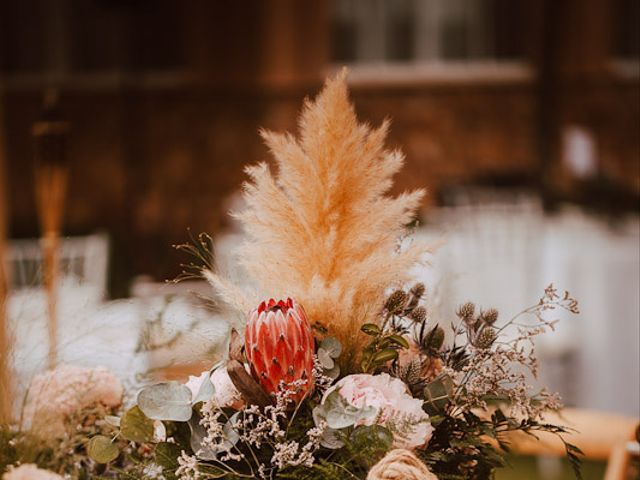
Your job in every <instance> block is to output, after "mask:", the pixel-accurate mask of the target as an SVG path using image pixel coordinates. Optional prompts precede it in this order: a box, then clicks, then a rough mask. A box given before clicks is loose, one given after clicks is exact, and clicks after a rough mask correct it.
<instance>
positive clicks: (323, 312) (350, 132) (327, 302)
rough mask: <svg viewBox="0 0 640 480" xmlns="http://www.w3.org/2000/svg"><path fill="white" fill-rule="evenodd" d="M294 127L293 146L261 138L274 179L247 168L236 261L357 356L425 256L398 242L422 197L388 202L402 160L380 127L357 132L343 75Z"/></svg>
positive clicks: (225, 286) (273, 136)
mask: <svg viewBox="0 0 640 480" xmlns="http://www.w3.org/2000/svg"><path fill="white" fill-rule="evenodd" d="M299 125H300V133H299V135H298V137H297V138H296V137H294V136H292V135H290V134H279V133H274V132H269V131H263V132H261V133H262V137H263V138H264V140H265V142H266V143H267V145H268V147H269V149H270V151H271V153H272V154H273V156H274V158H275V160H276V164H277V167H278V171H277V174H274V173H272V171H271V169H270V168H269V166H267V165H266V164H265V163H260V164H258V165H255V166H251V167H249V168H247V173H248V174H249V176H250V178H251V180H250V182H249V183H247V184H246V185H245V189H244V197H245V200H246V203H247V207H246V209H245V210H244V211H242V212H240V213H238V214H236V216H237V217H238V218H239V219H240V221H241V222H242V223H243V225H244V228H245V230H246V233H247V235H248V240H247V241H246V243H245V244H244V245H242V246H240V247H239V249H238V251H237V254H238V258H239V261H240V262H241V264H242V265H243V266H244V267H245V268H246V270H247V272H248V273H249V275H250V276H251V277H252V279H253V280H255V282H256V284H257V286H258V288H259V289H260V291H261V293H262V294H263V295H264V297H265V298H266V297H270V296H272V297H279V298H281V297H286V296H290V297H294V298H296V299H297V300H298V301H299V302H300V303H302V304H303V305H304V307H305V309H306V311H307V314H308V316H309V318H310V320H311V321H312V322H316V323H319V324H321V325H323V326H325V327H326V328H327V329H328V332H329V334H330V335H333V336H335V337H337V338H338V339H339V340H340V341H341V342H342V343H343V345H345V347H346V348H345V350H344V351H345V353H346V354H347V355H348V354H349V353H351V354H352V355H355V354H357V352H358V350H359V347H361V346H362V344H363V343H364V341H365V339H366V337H365V338H363V337H364V335H362V334H361V333H360V326H361V325H362V323H363V322H371V321H374V322H375V321H376V316H377V315H378V314H379V313H380V310H381V308H382V302H383V300H384V293H385V290H386V289H388V288H389V287H390V286H393V285H399V284H402V283H404V282H406V281H408V280H409V270H410V268H411V267H412V266H413V265H415V264H416V263H417V262H421V261H423V260H424V258H423V255H424V254H425V253H427V252H428V248H427V247H426V246H425V245H421V244H419V243H412V244H411V245H408V246H406V247H405V248H402V249H400V248H399V243H398V241H399V238H400V237H402V235H403V234H404V233H405V232H406V226H407V224H409V223H410V222H411V221H412V220H413V219H414V217H415V215H416V211H417V209H418V207H419V205H420V201H421V199H422V197H423V195H424V191H423V190H417V191H413V192H409V193H404V194H402V195H400V196H398V197H391V196H389V195H387V192H388V191H389V189H390V187H391V186H392V183H393V182H392V177H393V175H394V174H395V173H396V172H397V171H398V170H399V169H400V168H401V167H402V164H403V161H404V157H403V155H402V154H401V153H400V152H399V151H396V150H386V149H385V146H384V141H385V137H386V135H387V130H388V127H389V123H388V122H387V121H385V122H384V123H383V124H382V125H381V126H380V127H378V128H371V127H370V126H368V125H365V124H360V123H358V121H357V118H356V115H355V111H354V108H353V106H352V105H351V104H350V102H349V98H348V92H347V86H346V71H343V72H342V73H340V74H339V75H337V76H336V77H335V78H333V79H329V80H328V81H327V82H326V84H325V86H324V88H323V90H322V92H321V93H320V94H319V95H318V96H317V97H316V99H315V100H313V101H311V100H307V101H306V102H305V105H304V109H303V112H302V115H301V118H300V122H299ZM208 279H209V281H210V282H211V283H212V284H213V285H214V286H215V287H217V288H218V289H219V290H220V292H219V293H220V294H221V297H222V298H227V299H229V298H232V297H234V296H237V292H235V291H234V288H235V287H232V286H231V285H230V284H229V283H228V282H225V281H224V280H222V279H220V278H219V277H217V276H216V274H214V273H209V274H208ZM232 303H233V302H232ZM236 303H239V302H236ZM242 303H244V301H243V302H242ZM238 306H241V305H240V304H238ZM343 355H344V354H343ZM344 360H346V362H348V363H351V362H352V361H353V358H351V359H349V358H346V359H344Z"/></svg>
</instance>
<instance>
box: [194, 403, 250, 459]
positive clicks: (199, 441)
mask: <svg viewBox="0 0 640 480" xmlns="http://www.w3.org/2000/svg"><path fill="white" fill-rule="evenodd" d="M239 415H240V412H236V413H234V414H233V415H232V416H231V417H230V418H229V420H227V423H225V425H224V427H223V430H222V431H223V433H222V435H223V436H222V438H220V439H219V440H220V443H219V444H218V445H217V446H214V447H211V446H208V445H207V446H205V445H203V441H204V439H205V438H206V437H207V431H206V429H205V428H204V427H203V426H202V425H201V424H200V420H201V417H200V415H198V414H197V413H196V414H194V415H193V417H191V420H189V427H190V428H191V439H190V442H191V449H192V450H193V451H194V452H195V454H196V456H197V457H198V458H200V459H201V460H216V458H217V456H218V454H220V453H222V452H228V451H229V450H231V448H233V446H234V445H235V444H236V443H238V441H239V440H240V435H239V434H238V432H237V431H236V430H234V428H233V424H234V423H235V422H236V421H237V420H238V416H239Z"/></svg>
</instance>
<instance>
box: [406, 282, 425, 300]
mask: <svg viewBox="0 0 640 480" xmlns="http://www.w3.org/2000/svg"><path fill="white" fill-rule="evenodd" d="M426 289H427V288H426V287H425V286H424V283H422V282H420V283H416V284H415V285H414V286H413V287H411V290H410V292H411V295H413V296H414V297H417V298H422V296H423V295H424V292H425V291H426Z"/></svg>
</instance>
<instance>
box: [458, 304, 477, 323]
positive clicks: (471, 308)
mask: <svg viewBox="0 0 640 480" xmlns="http://www.w3.org/2000/svg"><path fill="white" fill-rule="evenodd" d="M475 311H476V306H475V305H474V304H473V303H472V302H467V303H465V304H464V305H461V306H460V308H458V311H457V312H456V315H458V317H460V318H461V319H462V320H464V321H465V322H469V321H470V320H471V319H472V318H473V314H474V313H475Z"/></svg>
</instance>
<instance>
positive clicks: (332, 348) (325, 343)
mask: <svg viewBox="0 0 640 480" xmlns="http://www.w3.org/2000/svg"><path fill="white" fill-rule="evenodd" d="M320 348H322V349H323V350H325V351H326V352H327V353H328V354H329V356H330V357H331V358H338V357H339V356H340V354H341V353H342V345H341V344H340V342H339V341H338V339H337V338H334V337H326V338H325V339H324V340H322V342H320Z"/></svg>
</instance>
